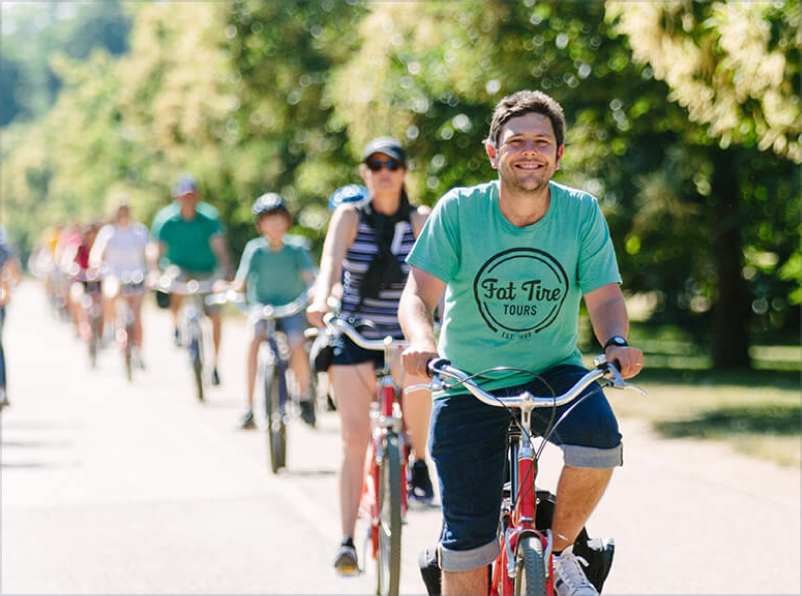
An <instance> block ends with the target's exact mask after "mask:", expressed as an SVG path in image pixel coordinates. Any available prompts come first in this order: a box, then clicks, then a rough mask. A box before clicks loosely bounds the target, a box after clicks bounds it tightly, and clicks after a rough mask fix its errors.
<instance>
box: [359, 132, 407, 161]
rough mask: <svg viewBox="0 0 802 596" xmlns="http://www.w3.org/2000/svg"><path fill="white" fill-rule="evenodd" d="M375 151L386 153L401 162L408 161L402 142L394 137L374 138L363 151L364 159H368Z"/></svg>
mask: <svg viewBox="0 0 802 596" xmlns="http://www.w3.org/2000/svg"><path fill="white" fill-rule="evenodd" d="M374 153H384V154H386V155H389V156H390V157H392V158H393V159H396V160H398V161H400V162H401V163H406V161H407V155H406V153H405V152H404V148H403V147H402V146H401V142H400V141H399V140H398V139H394V138H393V137H379V138H378V139H373V140H372V141H371V142H370V143H368V144H367V146H366V147H365V150H364V151H363V152H362V161H366V160H367V159H368V158H369V157H370V156H371V155H373V154H374Z"/></svg>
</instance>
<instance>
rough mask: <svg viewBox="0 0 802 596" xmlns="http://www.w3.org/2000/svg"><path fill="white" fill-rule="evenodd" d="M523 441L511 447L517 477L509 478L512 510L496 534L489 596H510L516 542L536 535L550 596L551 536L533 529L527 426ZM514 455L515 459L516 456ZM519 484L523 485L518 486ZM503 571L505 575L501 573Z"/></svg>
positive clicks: (532, 465)
mask: <svg viewBox="0 0 802 596" xmlns="http://www.w3.org/2000/svg"><path fill="white" fill-rule="evenodd" d="M524 428H525V429H526V430H524V431H523V435H522V437H523V440H522V441H521V440H520V438H517V439H516V440H518V441H519V443H518V444H517V445H516V444H514V443H513V444H511V445H510V449H509V453H510V466H511V467H510V469H511V470H513V471H517V476H516V475H515V474H513V475H512V477H511V479H510V503H511V504H512V507H511V508H510V511H509V512H505V516H507V515H508V516H509V517H508V523H505V524H503V527H502V528H501V530H502V531H501V532H500V533H499V542H500V546H501V553H500V554H499V556H498V557H497V558H496V561H495V564H494V566H493V581H492V584H491V587H490V594H491V596H507V595H511V594H514V579H515V576H514V574H515V552H516V549H517V548H518V541H519V540H520V538H521V537H523V536H526V535H534V536H537V537H538V539H539V540H540V543H541V545H542V547H543V553H544V560H545V561H547V562H548V573H547V574H546V595H547V596H552V595H553V594H554V580H553V573H552V565H551V537H550V536H549V535H547V534H544V533H542V532H540V531H539V530H538V529H537V528H536V527H535V514H536V510H537V493H536V490H535V478H536V477H537V459H536V457H535V452H534V449H533V448H532V445H531V442H530V441H529V432H528V428H529V427H528V425H527V426H526V427H524ZM516 455H517V457H516ZM521 483H526V486H522V485H521ZM505 571H506V572H505Z"/></svg>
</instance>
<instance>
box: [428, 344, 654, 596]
mask: <svg viewBox="0 0 802 596" xmlns="http://www.w3.org/2000/svg"><path fill="white" fill-rule="evenodd" d="M595 365H596V366H595V368H594V369H593V370H591V371H590V372H588V373H587V374H585V375H584V376H583V377H582V378H581V379H580V380H579V381H578V382H577V383H576V384H575V385H574V386H573V387H572V388H571V389H570V390H568V391H567V392H566V393H564V394H563V395H558V396H553V395H552V396H543V397H540V396H534V395H532V394H531V393H530V392H528V391H524V392H523V393H521V394H519V395H516V396H512V397H497V396H494V395H492V394H491V393H488V392H487V391H485V390H484V389H482V388H481V387H479V385H477V384H476V382H474V380H473V379H474V378H476V377H477V376H480V375H481V374H484V373H479V374H477V375H468V374H467V373H465V372H463V371H461V370H459V369H457V368H455V367H453V366H451V364H450V363H449V362H448V360H445V359H442V358H441V359H435V360H432V361H431V362H430V363H429V366H428V369H429V372H430V373H431V375H432V381H431V383H429V384H428V385H426V387H428V388H430V389H431V390H432V391H441V390H443V389H444V388H447V387H448V388H450V387H456V386H458V385H462V386H464V387H465V389H467V390H468V391H469V392H470V393H471V394H472V395H473V396H475V397H476V398H477V399H478V400H480V401H481V402H483V403H485V404H487V405H490V406H496V407H503V408H507V409H510V410H511V420H510V428H509V431H508V440H507V443H508V449H507V458H508V461H507V469H508V470H509V474H510V479H509V482H508V483H507V485H505V487H504V491H503V498H502V503H501V516H500V527H499V542H500V546H501V553H500V554H499V556H498V558H497V559H496V561H495V563H494V565H493V572H492V576H491V577H492V585H491V588H490V594H491V596H508V595H512V594H514V595H515V596H519V595H520V596H524V595H525V596H544V595H546V596H551V595H552V594H554V580H553V568H552V559H551V552H552V535H551V530H550V529H548V527H544V526H546V525H550V520H548V524H546V523H538V521H539V520H541V519H543V518H544V516H543V515H539V511H538V505H546V504H553V503H554V497H553V495H551V494H550V493H549V492H548V491H538V490H537V489H536V486H535V480H536V476H537V471H538V459H539V457H540V455H541V453H542V451H543V448H544V446H545V445H546V443H547V441H548V439H549V438H550V437H551V436H552V435H553V433H554V431H555V430H556V429H557V427H558V426H559V424H560V422H562V421H563V420H564V419H565V418H566V417H567V416H569V415H570V413H571V411H572V410H573V408H575V407H576V406H577V405H578V404H579V403H581V402H582V401H583V400H584V399H587V397H589V396H590V395H592V394H593V393H592V392H589V393H587V394H586V395H585V396H583V397H582V398H580V399H579V400H577V399H576V398H577V397H578V396H579V395H580V394H581V393H582V392H583V391H584V390H585V389H586V388H587V387H589V386H590V385H591V384H593V383H594V382H597V381H598V382H599V384H600V385H601V387H600V388H599V391H601V390H602V388H604V387H613V388H616V389H631V390H634V391H637V392H639V393H641V394H642V395H645V394H646V392H645V391H644V390H643V389H641V388H640V387H638V386H636V385H632V384H629V383H626V382H625V381H624V379H623V378H622V377H621V375H620V374H619V372H618V369H617V368H616V366H615V364H610V363H608V362H607V361H606V359H605V358H604V356H599V357H597V358H596V359H595ZM493 370H494V372H495V371H502V370H505V369H504V368H496V369H493ZM509 370H516V371H518V370H519V369H509ZM444 379H445V380H447V381H448V383H446V382H445V381H444ZM450 381H454V382H453V383H451V382H450ZM575 400H576V401H575ZM572 401H574V404H573V405H572V406H571V408H569V409H568V410H567V411H566V412H564V413H563V415H562V416H561V417H560V418H559V419H558V420H557V421H556V422H554V423H553V424H552V425H551V426H550V427H549V429H548V430H547V432H546V433H544V434H545V436H544V437H542V441H541V444H540V447H539V448H538V449H537V450H536V449H535V448H534V445H533V442H534V441H533V440H534V437H533V435H532V433H531V430H530V429H531V415H532V411H533V410H534V409H535V408H556V407H559V406H562V405H565V404H568V403H570V402H572ZM513 411H514V412H513ZM582 536H584V537H585V539H587V534H586V533H585V532H584V530H583V533H582V534H580V538H581V537H582ZM579 543H580V539H577V544H579ZM600 558H601V559H602V563H603V564H605V565H606V569H604V570H603V576H602V577H601V582H603V581H604V579H605V578H606V575H607V572H608V571H609V565H610V564H611V563H612V551H611V550H609V551H607V552H606V553H605V552H603V551H602V554H600ZM591 579H593V578H591ZM596 579H597V581H598V578H596ZM596 587H597V589H598V590H599V591H601V586H600V585H597V586H596Z"/></svg>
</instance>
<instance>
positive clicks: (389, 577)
mask: <svg viewBox="0 0 802 596" xmlns="http://www.w3.org/2000/svg"><path fill="white" fill-rule="evenodd" d="M376 501H377V504H378V511H379V523H378V527H377V531H378V533H379V550H378V555H377V557H376V566H377V571H378V573H377V581H376V594H380V595H382V596H386V595H392V596H397V594H398V591H399V584H400V580H401V441H400V438H399V436H398V435H396V434H393V433H390V434H388V435H387V442H386V444H385V449H384V457H383V458H382V461H381V463H380V468H379V491H378V494H377V495H376Z"/></svg>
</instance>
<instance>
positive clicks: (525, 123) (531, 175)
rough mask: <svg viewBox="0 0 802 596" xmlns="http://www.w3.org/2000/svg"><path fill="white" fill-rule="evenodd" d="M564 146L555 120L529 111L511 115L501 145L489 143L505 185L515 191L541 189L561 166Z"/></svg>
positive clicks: (489, 150)
mask: <svg viewBox="0 0 802 596" xmlns="http://www.w3.org/2000/svg"><path fill="white" fill-rule="evenodd" d="M563 149H564V147H563V146H562V145H560V146H558V145H557V139H556V137H555V135H554V128H553V126H552V124H551V120H550V119H549V117H548V116H546V115H545V114H541V113H538V112H527V113H526V114H523V115H521V116H517V117H515V118H510V119H509V120H508V121H507V122H506V123H505V124H504V126H503V127H502V129H501V133H500V134H499V138H498V147H497V148H496V147H493V145H492V144H490V143H488V145H487V154H488V156H489V157H490V163H491V165H492V166H493V168H495V169H497V170H498V172H499V178H500V179H501V184H502V187H503V188H505V189H507V190H509V191H513V192H521V191H522V192H527V193H528V192H538V191H541V190H543V189H545V188H547V187H548V183H549V180H551V178H552V177H553V176H554V173H555V172H556V171H557V170H558V169H559V168H560V159H561V158H562V154H563Z"/></svg>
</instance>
